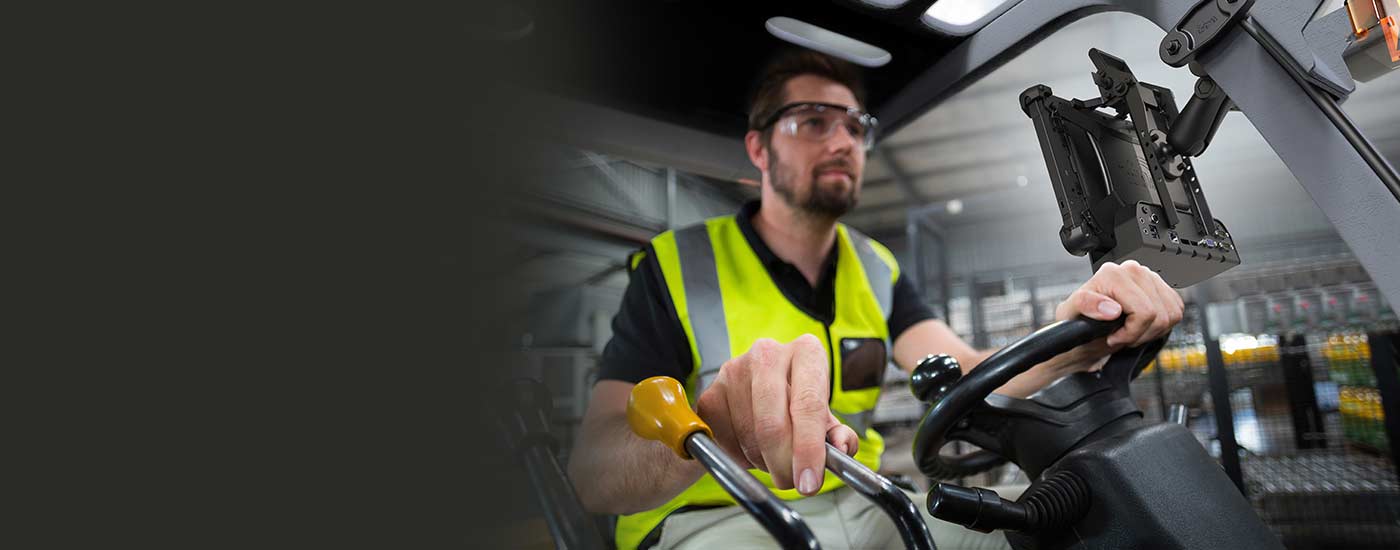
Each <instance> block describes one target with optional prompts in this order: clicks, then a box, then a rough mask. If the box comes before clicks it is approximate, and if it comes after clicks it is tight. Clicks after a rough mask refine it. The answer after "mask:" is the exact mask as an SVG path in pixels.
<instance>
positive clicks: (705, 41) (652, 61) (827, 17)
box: [507, 0, 961, 139]
mask: <svg viewBox="0 0 1400 550" xmlns="http://www.w3.org/2000/svg"><path fill="white" fill-rule="evenodd" d="M883 3H888V2H883ZM931 3H932V2H931V0H914V1H913V2H911V3H910V4H911V5H910V6H909V7H908V8H906V9H905V10H904V11H900V10H889V9H881V8H878V7H874V6H871V5H870V4H869V3H864V2H861V1H858V0H848V1H834V2H833V1H828V2H816V1H810V0H750V1H743V2H739V1H732V0H670V1H663V0H542V1H539V2H536V3H535V8H533V9H532V10H531V11H532V14H533V15H534V28H533V31H532V32H531V33H530V36H529V37H527V38H525V39H523V40H521V41H520V44H519V47H520V48H522V50H523V51H522V53H523V54H524V62H522V63H520V64H519V65H520V66H519V67H518V72H517V73H516V74H513V75H508V76H507V78H508V79H509V80H511V81H512V82H513V83H515V84H518V85H521V86H523V87H527V88H530V89H534V90H540V91H544V92H546V93H549V94H553V95H558V96H563V97H568V98H571V99H574V100H580V101H586V102H589V103H592V104H595V105H600V106H604V107H608V108H613V109H617V110H620V111H624V112H628V113H632V114H637V115H642V116H646V117H649V118H653V119H656V120H661V121H666V122H670V123H673V124H677V125H681V126H685V127H688V128H693V129H699V130H703V131H706V132H709V133H713V134H716V135H719V136H723V137H726V138H735V139H737V138H741V137H742V136H743V134H744V132H745V130H746V124H745V116H744V112H745V108H746V106H745V103H746V102H747V96H748V95H749V91H750V86H751V84H752V82H753V79H754V75H756V74H757V73H758V72H759V69H760V67H761V66H762V65H763V64H764V63H766V62H767V60H768V59H769V58H771V57H772V56H773V54H774V53H776V52H778V51H780V50H781V49H783V48H791V47H793V46H791V45H790V44H788V43H786V42H783V41H781V40H779V39H778V38H776V37H774V35H773V34H771V33H770V32H769V30H768V29H767V28H766V27H765V23H766V22H767V21H768V20H769V19H770V18H773V17H788V18H792V19H797V20H801V21H804V22H807V23H811V24H814V25H817V26H820V27H822V28H825V29H827V30H830V31H834V32H836V33H840V34H843V35H845V36H847V37H850V38H854V39H856V40H859V41H862V42H866V43H868V44H872V45H875V46H877V47H879V48H882V49H884V50H886V51H888V52H889V53H890V54H891V56H892V57H891V60H890V61H889V63H888V64H885V65H883V66H881V67H879V68H878V69H876V70H873V71H870V72H869V73H868V75H867V87H868V88H869V103H870V104H871V105H880V104H882V103H883V102H885V101H886V100H888V99H889V98H890V97H891V96H893V95H894V94H895V93H896V92H897V91H899V90H900V89H902V88H903V87H904V86H905V85H906V84H908V83H909V82H910V81H911V80H913V79H914V78H915V77H916V76H917V75H918V74H920V73H921V72H922V71H923V70H924V69H926V68H928V67H929V66H930V65H932V64H933V63H934V62H935V61H937V60H939V59H940V58H941V57H942V56H943V55H944V54H945V53H947V52H948V51H949V50H951V49H952V48H953V47H955V46H957V44H958V43H959V42H960V41H961V40H960V39H959V38H955V37H951V36H947V35H941V34H939V33H937V32H934V31H933V30H931V29H929V28H927V27H925V26H924V25H922V24H920V23H919V22H918V15H919V14H921V13H922V12H923V10H924V9H927V6H928V5H929V4H931ZM917 4H922V5H923V8H919V7H918V6H917ZM909 11H912V12H913V14H912V15H910V14H908V13H907V12H909ZM899 14H904V15H899Z"/></svg>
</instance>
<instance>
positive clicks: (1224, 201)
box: [846, 13, 1400, 236]
mask: <svg viewBox="0 0 1400 550" xmlns="http://www.w3.org/2000/svg"><path fill="white" fill-rule="evenodd" d="M1161 35H1162V31H1161V29H1159V28H1157V27H1156V26H1155V25H1153V24H1152V23H1150V22H1148V21H1146V20H1144V19H1141V18H1139V17H1136V16H1133V15H1129V14H1122V13H1103V14H1097V15H1092V16H1089V17H1087V18H1085V19H1082V20H1080V21H1077V22H1075V23H1072V24H1070V25H1067V26H1066V27H1064V28H1062V29H1060V30H1058V31H1056V32H1055V33H1054V34H1052V35H1050V36H1049V37H1047V38H1046V39H1045V40H1044V41H1042V42H1041V43H1039V44H1037V45H1036V46H1035V47H1033V48H1031V49H1029V50H1027V51H1025V52H1023V53H1021V54H1020V55H1018V56H1017V57H1015V58H1013V59H1011V60H1010V61H1008V62H1007V63H1006V64H1005V65H1002V66H1001V67H999V68H997V69H996V70H994V71H992V72H990V73H989V74H987V75H986V76H985V77H983V78H981V79H980V80H978V81H977V82H975V83H973V84H971V85H970V86H968V87H967V88H966V89H964V90H962V91H960V92H958V93H957V94H954V95H952V96H950V97H949V98H948V99H947V100H945V101H943V102H941V103H939V104H938V105H937V106H936V107H934V108H933V109H931V110H929V111H928V112H927V113H924V114H923V115H922V116H920V117H919V118H918V119H916V120H915V121H913V122H912V123H910V124H908V125H907V126H905V127H903V128H901V129H900V130H899V131H898V132H896V133H895V134H893V135H889V136H886V137H885V139H884V140H883V141H882V142H881V143H880V145H879V146H878V147H877V148H878V149H880V150H879V151H875V152H874V154H872V158H871V159H870V160H869V161H868V162H867V168H866V176H865V188H864V190H863V192H862V198H861V205H860V207H859V208H858V209H857V211H856V212H855V213H853V214H852V215H850V216H849V217H848V218H847V220H846V221H847V222H848V223H850V224H852V225H854V226H857V227H861V228H863V229H866V230H867V231H869V232H873V233H888V232H890V231H893V230H897V229H898V228H900V227H902V226H903V225H904V223H905V219H906V218H905V210H906V208H908V207H910V206H913V205H918V204H925V203H935V204H937V203H943V202H946V201H949V200H953V199H958V200H960V202H961V204H962V206H963V209H962V211H961V212H960V213H959V214H957V215H949V214H947V213H942V214H935V215H934V216H933V217H934V218H936V221H937V223H939V224H940V225H952V226H957V225H965V224H977V223H985V222H988V221H989V220H1001V221H1004V222H1007V223H1010V222H1014V221H1015V220H1016V219H1017V218H1018V217H1027V216H1031V217H1036V218H1039V219H1044V220H1049V224H1050V225H1049V226H1045V225H1044V224H1041V226H1042V227H1045V228H1046V229H1048V230H1050V231H1052V232H1053V230H1057V229H1058V228H1059V222H1058V215H1057V213H1056V212H1055V208H1054V201H1055V199H1054V195H1053V191H1052V190H1051V188H1050V183H1049V176H1048V174H1047V172H1046V168H1045V161H1044V157H1043V156H1042V154H1041V152H1040V146H1039V144H1038V142H1037V140H1036V134H1035V130H1034V127H1033V126H1032V124H1031V121H1030V119H1029V118H1027V116H1026V115H1025V114H1024V113H1023V112H1022V111H1021V109H1020V108H1019V105H1018V103H1017V96H1018V95H1019V94H1020V93H1021V92H1022V91H1023V90H1025V89H1026V88H1028V87H1030V86H1033V85H1035V84H1045V85H1048V86H1050V87H1051V88H1052V89H1053V90H1054V91H1055V94H1056V95H1058V96H1060V97H1067V98H1068V97H1073V98H1081V99H1090V98H1094V97H1097V93H1098V92H1097V89H1096V87H1095V86H1094V84H1093V83H1092V81H1091V80H1090V78H1089V76H1090V73H1091V72H1092V71H1093V65H1092V64H1091V63H1090V61H1089V58H1088V55H1087V52H1088V50H1089V48H1090V47H1096V48H1099V49H1102V50H1104V51H1107V52H1109V53H1111V54H1113V55H1115V56H1118V57H1120V58H1122V59H1124V60H1125V61H1126V62H1127V63H1128V65H1129V67H1131V68H1132V70H1133V72H1134V74H1136V75H1137V76H1138V77H1139V79H1141V80H1143V81H1145V82H1151V83H1154V84H1158V85H1162V86H1167V87H1169V88H1171V89H1172V90H1174V91H1175V92H1176V97H1177V103H1178V107H1180V106H1183V105H1184V104H1185V99H1186V98H1187V97H1189V95H1188V94H1189V92H1190V90H1191V87H1192V86H1193V84H1194V83H1195V81H1196V77H1195V76H1193V75H1191V73H1190V72H1189V71H1187V70H1186V69H1172V68H1171V67H1168V66H1166V65H1165V64H1163V63H1162V62H1161V61H1160V59H1159V58H1158V54H1157V47H1158V40H1159V39H1160V37H1161ZM1343 110H1345V111H1346V112H1347V114H1348V115H1349V116H1350V117H1351V118H1352V119H1353V120H1354V121H1355V122H1356V124H1357V125H1358V126H1360V127H1361V129H1362V130H1363V131H1364V132H1365V133H1366V134H1367V136H1368V137H1369V138H1370V139H1371V141H1372V142H1373V143H1374V144H1375V145H1376V147H1377V148H1378V149H1380V150H1381V151H1382V153H1383V154H1385V155H1386V156H1387V158H1389V159H1390V160H1391V161H1392V163H1395V162H1397V161H1400V74H1392V75H1390V76H1388V77H1382V78H1379V79H1376V80H1374V81H1371V82H1359V83H1358V85H1357V91H1356V92H1355V93H1353V94H1352V96H1351V97H1350V98H1348V100H1347V101H1346V102H1345V103H1343ZM891 161H892V163H891ZM1194 164H1195V166H1196V170H1197V172H1198V173H1199V174H1200V175H1201V178H1202V182H1203V184H1204V188H1205V189H1206V195H1207V198H1208V199H1210V200H1211V204H1212V207H1213V210H1214V211H1215V213H1216V214H1217V216H1218V217H1220V218H1221V219H1223V220H1226V221H1227V223H1229V222H1230V221H1232V219H1235V218H1241V217H1243V218H1244V219H1254V218H1257V221H1258V223H1255V224H1254V225H1261V224H1262V225H1267V227H1258V228H1256V229H1257V231H1250V233H1255V234H1260V235H1261V236H1262V234H1266V233H1267V234H1287V233H1294V232H1296V230H1297V229H1304V228H1310V227H1312V226H1315V225H1318V224H1322V225H1326V224H1327V223H1326V220H1325V218H1324V217H1323V215H1322V213H1321V212H1320V211H1319V210H1317V208H1316V206H1314V205H1313V204H1312V201H1311V199H1310V198H1309V197H1308V196H1307V194H1306V193H1305V192H1304V191H1303V189H1302V188H1301V186H1299V185H1298V184H1297V182H1296V180H1295V179H1294V178H1293V177H1292V175H1291V174H1290V173H1289V172H1288V170H1287V168H1286V167H1285V166H1284V165H1283V163H1282V161H1280V160H1279V158H1278V156H1277V155H1276V154H1275V153H1274V152H1273V150H1272V149H1271V148H1270V147H1269V145H1268V143H1266V142H1265V141H1264V139H1263V138H1262V137H1260V135H1259V134H1258V132H1256V131H1255V130H1254V127H1253V126H1252V125H1250V123H1249V121H1248V120H1247V119H1246V118H1245V115H1243V114H1242V113H1239V112H1235V113H1231V114H1230V115H1228V116H1227V117H1226V119H1225V122H1224V123H1223V124H1222V126H1221V129H1220V131H1219V133H1218V134H1217V135H1216V138H1215V140H1214V141H1213V143H1212V145H1211V146H1210V148H1209V149H1208V150H1207V151H1206V152H1205V153H1204V154H1203V155H1202V156H1201V157H1200V158H1199V159H1197V160H1196V161H1195V163H1194ZM892 166H893V167H896V168H895V169H893V170H892ZM896 173H901V174H903V175H904V177H905V178H906V181H907V185H902V184H900V183H899V182H898V181H897V178H896V177H895V174H896ZM1260 200H1265V201H1267V204H1268V205H1269V207H1270V208H1269V210H1271V211H1273V212H1275V215H1268V213H1267V212H1261V209H1259V208H1258V205H1259V201H1260ZM1281 213H1288V215H1278V214H1281ZM1231 227H1232V228H1235V229H1239V228H1236V227H1235V226H1234V225H1231Z"/></svg>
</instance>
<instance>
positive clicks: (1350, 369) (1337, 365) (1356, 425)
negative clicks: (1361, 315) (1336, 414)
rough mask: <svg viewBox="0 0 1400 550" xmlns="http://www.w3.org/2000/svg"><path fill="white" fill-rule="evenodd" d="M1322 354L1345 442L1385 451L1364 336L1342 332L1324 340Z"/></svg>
mask: <svg viewBox="0 0 1400 550" xmlns="http://www.w3.org/2000/svg"><path fill="white" fill-rule="evenodd" d="M1322 355H1323V357H1324V358H1326V359H1327V364H1328V366H1329V368H1330V369H1331V371H1332V381H1334V382H1336V383H1337V386H1338V389H1337V396H1338V398H1339V401H1340V403H1339V407H1338V408H1339V409H1340V410H1341V413H1342V435H1343V436H1344V437H1345V438H1346V439H1347V441H1349V442H1352V443H1357V444H1361V445H1364V446H1367V447H1372V448H1374V449H1386V448H1388V445H1389V443H1388V440H1387V439H1386V435H1385V413H1384V410H1383V409H1382V408H1381V393H1380V390H1379V389H1377V388H1376V374H1375V371H1373V370H1371V346H1370V344H1369V343H1368V342H1367V340H1366V335H1365V334H1364V333H1358V332H1344V333H1338V334H1333V335H1331V336H1329V337H1328V338H1327V343H1326V344H1325V345H1324V346H1323V348H1322Z"/></svg>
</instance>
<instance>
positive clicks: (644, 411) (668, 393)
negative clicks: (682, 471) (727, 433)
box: [627, 376, 830, 550]
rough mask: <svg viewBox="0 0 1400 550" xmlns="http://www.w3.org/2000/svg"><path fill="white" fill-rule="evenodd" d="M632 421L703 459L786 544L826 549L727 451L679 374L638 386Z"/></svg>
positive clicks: (631, 401) (645, 433) (639, 430)
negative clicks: (696, 408)
mask: <svg viewBox="0 0 1400 550" xmlns="http://www.w3.org/2000/svg"><path fill="white" fill-rule="evenodd" d="M627 424H628V425H630V426H631V427H632V432H633V433H636V434H637V435H638V436H639V437H641V438H643V439H650V440H652V441H659V442H661V443H664V444H666V446H667V447H670V448H671V450H672V451H675V452H676V455H677V456H679V457H681V458H684V459H686V460H690V459H692V458H694V459H696V460H699V461H700V464H701V465H703V466H704V467H705V470H706V471H708V472H710V475H712V476H714V478H715V481H718V482H719V484H720V486H721V487H723V488H724V490H725V491H726V492H728V493H729V494H730V496H733V497H734V500H736V501H738V502H739V505H740V506H743V507H744V509H745V510H747V511H748V512H749V514H750V515H752V516H754V518H756V519H758V523H759V524H760V525H762V526H763V528H764V529H766V530H768V533H769V534H771V535H773V538H775V539H777V540H778V543H779V544H780V545H781V546H782V547H783V548H809V549H813V550H816V549H819V548H821V545H820V544H819V543H818V542H817V537H816V535H814V534H812V530H811V529H810V528H808V527H807V524H806V523H805V522H803V521H802V516H800V515H798V513H797V512H794V511H793V510H792V509H791V508H788V507H787V505H786V504H783V501H782V500H780V499H779V498H778V497H777V496H776V495H774V494H773V493H772V492H771V491H769V490H768V488H767V487H765V486H764V485H763V484H762V483H759V481H758V480H757V479H755V478H754V477H753V476H752V475H749V473H748V471H746V470H744V469H743V468H741V467H740V466H739V465H738V464H737V463H735V462H734V460H733V459H731V458H729V456H727V455H725V454H724V450H723V449H721V448H720V446H719V444H718V443H715V440H714V432H712V431H710V427H709V426H708V425H706V424H705V421H703V420H700V417H699V416H697V415H696V414H695V411H693V410H691V409H690V404H689V403H688V402H687V401H686V399H685V389H684V388H682V387H681V384H680V382H677V381H676V379H674V378H671V377H668V376H653V377H651V378H648V379H646V380H643V381H641V382H640V383H638V384H637V385H636V386H635V387H633V388H632V395H631V397H630V398H628V400H627ZM829 452H830V451H829V450H828V453H829Z"/></svg>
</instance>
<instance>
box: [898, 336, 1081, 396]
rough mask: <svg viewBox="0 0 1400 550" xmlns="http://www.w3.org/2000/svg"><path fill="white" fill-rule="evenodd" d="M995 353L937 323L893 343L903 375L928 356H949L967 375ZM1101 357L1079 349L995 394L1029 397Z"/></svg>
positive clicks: (1052, 361)
mask: <svg viewBox="0 0 1400 550" xmlns="http://www.w3.org/2000/svg"><path fill="white" fill-rule="evenodd" d="M995 352H996V350H978V349H974V348H973V347H972V346H970V345H968V344H967V342H964V341H963V339H962V338H960V337H958V335H957V333H955V332H953V329H951V328H948V325H947V324H945V323H944V322H943V321H939V320H937V319H928V320H925V321H921V322H919V323H917V324H915V325H913V326H911V327H909V328H908V329H905V331H904V332H903V333H901V334H900V335H899V338H897V339H896V340H895V341H894V360H895V363H896V364H898V365H899V367H900V368H902V369H904V370H905V372H911V373H912V372H914V367H917V366H918V365H919V361H920V360H922V359H923V358H924V357H926V356H928V355H929V354H930V353H945V354H948V355H951V356H953V358H954V359H957V360H958V365H959V366H961V367H962V371H963V374H967V373H968V372H970V371H972V369H974V368H976V367H977V365H979V364H981V363H982V361H983V360H984V359H986V358H988V357H990V356H991V355H992V354H993V353H995ZM1103 356H1104V350H1102V349H1101V348H1099V347H1096V346H1080V347H1078V348H1075V349H1074V350H1073V351H1071V352H1069V353H1065V354H1063V355H1060V356H1058V357H1056V358H1054V359H1051V360H1049V361H1046V362H1045V363H1042V364H1040V365H1037V366H1036V367H1034V368H1032V369H1031V370H1029V371H1026V372H1025V373H1022V374H1021V375H1020V376H1017V377H1015V378H1012V379H1011V381H1010V382H1007V383H1006V385H1004V386H1002V387H1000V388H997V390H996V393H1000V394H1003V395H1008V396H1011V397H1026V396H1029V395H1030V394H1033V393H1035V392H1036V391H1037V390H1039V389H1040V388H1043V387H1045V386H1047V385H1049V384H1050V382H1053V381H1055V379H1056V378H1059V377H1060V376H1064V375H1065V374H1066V373H1068V372H1073V371H1074V370H1088V369H1092V368H1093V366H1094V365H1092V362H1094V361H1095V360H1096V359H1097V358H1100V357H1103ZM1099 362H1100V363H1101V361H1099ZM1086 363H1087V364H1086Z"/></svg>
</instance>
